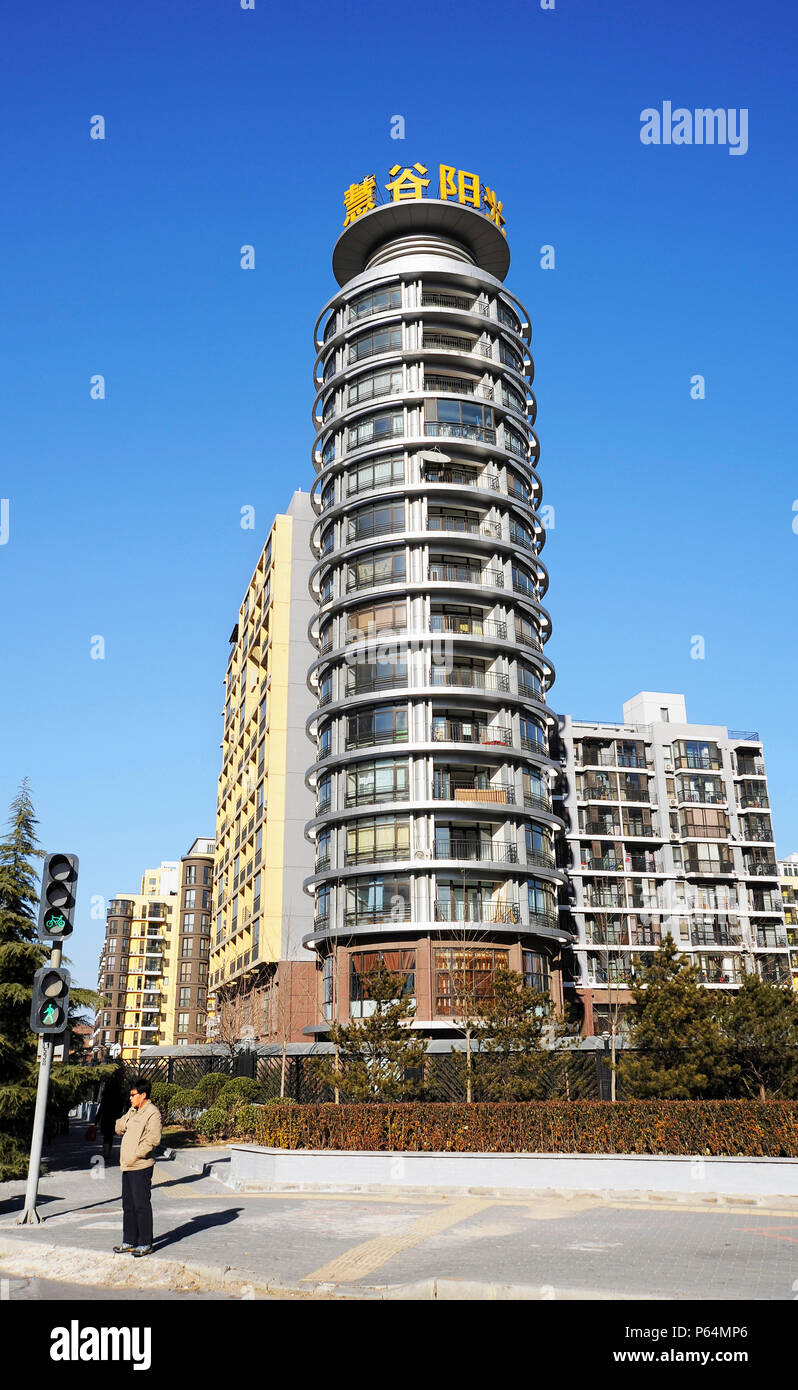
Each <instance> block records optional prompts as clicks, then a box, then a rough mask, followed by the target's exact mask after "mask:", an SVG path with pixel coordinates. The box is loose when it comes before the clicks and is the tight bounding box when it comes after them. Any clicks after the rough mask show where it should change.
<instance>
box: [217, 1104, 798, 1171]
mask: <svg viewBox="0 0 798 1390" xmlns="http://www.w3.org/2000/svg"><path fill="white" fill-rule="evenodd" d="M212 1113H213V1112H211V1111H208V1112H207V1114H206V1116H203V1120H206V1121H208V1122H209V1123H207V1124H206V1127H205V1131H204V1132H205V1133H206V1134H207V1135H208V1137H212V1138H217V1139H218V1138H227V1139H231V1138H233V1139H238V1140H241V1141H245V1142H248V1143H255V1144H262V1145H265V1146H267V1147H269V1148H282V1149H360V1150H363V1149H372V1150H385V1149H394V1150H396V1149H398V1150H414V1151H427V1152H430V1151H435V1152H447V1151H448V1152H458V1153H469V1152H472V1153H473V1152H478V1153H591V1154H604V1153H618V1154H688V1155H693V1154H699V1155H707V1156H730V1157H731V1156H743V1157H750V1158H798V1102H794V1101H778V1100H772V1101H744V1100H710V1101H700V1100H698V1101H696V1100H684V1101H681V1100H673V1101H660V1100H632V1101H620V1102H618V1103H617V1104H615V1105H608V1104H607V1103H606V1102H603V1101H579V1100H577V1101H560V1100H552V1101H525V1102H499V1103H494V1104H479V1103H477V1104H474V1105H457V1104H451V1103H446V1104H426V1103H419V1104H415V1103H412V1102H410V1103H403V1104H398V1105H379V1104H377V1105H374V1104H364V1105H292V1104H290V1103H288V1104H282V1105H280V1104H270V1105H264V1106H260V1105H253V1104H251V1103H243V1104H241V1105H239V1106H237V1107H236V1108H235V1109H233V1110H231V1111H228V1112H226V1113H225V1112H222V1111H220V1110H218V1109H217V1110H216V1111H215V1113H214V1114H213V1120H212V1122H211V1115H212Z"/></svg>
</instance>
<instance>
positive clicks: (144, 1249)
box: [133, 1245, 152, 1260]
mask: <svg viewBox="0 0 798 1390" xmlns="http://www.w3.org/2000/svg"><path fill="white" fill-rule="evenodd" d="M151 1254H152V1246H151V1245H137V1246H136V1248H135V1250H134V1251H133V1259H134V1260H140V1259H141V1257H142V1255H151Z"/></svg>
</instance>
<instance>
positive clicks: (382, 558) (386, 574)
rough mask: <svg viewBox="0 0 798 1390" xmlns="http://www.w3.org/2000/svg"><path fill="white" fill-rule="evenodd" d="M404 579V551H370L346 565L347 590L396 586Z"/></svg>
mask: <svg viewBox="0 0 798 1390" xmlns="http://www.w3.org/2000/svg"><path fill="white" fill-rule="evenodd" d="M404 577H405V552H404V550H379V551H370V552H369V553H368V554H366V555H359V556H358V558H357V560H355V561H353V562H352V563H351V564H350V565H347V588H348V589H371V588H375V587H376V586H377V585H379V584H396V583H399V582H400V581H401V580H402V579H404Z"/></svg>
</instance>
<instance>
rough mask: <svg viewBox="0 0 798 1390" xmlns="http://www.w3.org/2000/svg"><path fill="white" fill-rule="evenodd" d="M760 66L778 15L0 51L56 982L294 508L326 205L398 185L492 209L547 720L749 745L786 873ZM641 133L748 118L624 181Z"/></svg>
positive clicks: (12, 722) (162, 30) (788, 128)
mask: <svg viewBox="0 0 798 1390" xmlns="http://www.w3.org/2000/svg"><path fill="white" fill-rule="evenodd" d="M796 29H798V20H796V15H795V11H794V8H793V6H792V5H791V4H788V3H786V0H784V3H778V4H776V3H762V4H756V5H754V4H751V3H744V0H704V2H703V3H695V0H690V3H687V2H686V0H669V3H668V4H667V5H665V4H660V5H656V6H655V5H652V4H646V5H641V4H639V3H632V0H620V2H619V3H610V0H603V2H602V0H556V7H555V9H554V10H553V11H543V10H541V9H540V8H539V7H538V6H537V5H536V4H535V3H534V0H526V3H519V4H515V3H505V2H504V0H499V3H497V4H495V5H493V6H485V5H483V4H479V5H478V4H474V3H473V0H460V2H459V3H458V4H457V5H456V6H455V5H450V4H445V5H439V6H434V7H431V6H429V5H428V4H424V5H422V4H419V3H416V0H410V3H405V4H403V5H402V6H400V7H378V6H376V5H373V4H371V3H365V2H364V0H359V2H358V3H348V4H347V3H343V4H342V3H339V4H337V5H334V6H332V5H327V4H321V3H318V0H310V3H300V4H298V5H294V6H292V7H279V8H278V7H276V6H275V5H273V4H267V3H266V0H256V7H255V9H254V10H252V11H242V10H241V8H240V4H239V0H215V2H214V3H210V0H170V3H169V4H168V5H164V4H163V3H162V2H161V3H160V4H156V3H148V2H147V0H143V3H140V4H138V5H137V6H135V7H126V8H125V9H124V10H123V8H122V7H119V6H106V7H86V6H80V5H77V4H75V3H67V4H65V5H60V6H56V5H55V4H54V3H52V0H47V3H43V4H39V5H35V6H28V7H22V6H19V7H15V9H14V12H13V13H10V14H9V15H8V16H7V17H6V22H5V33H4V40H5V41H4V45H3V48H4V56H3V67H4V73H3V81H2V84H0V106H2V110H3V125H4V135H5V140H4V146H5V169H4V180H3V182H4V189H3V193H4V197H3V215H2V219H0V257H2V278H3V282H4V283H3V300H4V305H3V321H4V348H5V352H4V358H5V366H4V370H3V374H2V378H1V380H2V387H1V388H0V389H2V394H3V401H2V419H3V425H2V439H3V448H2V461H1V462H0V497H4V498H8V499H9V500H10V528H9V533H8V540H7V543H6V544H5V545H2V546H0V592H2V606H1V607H0V623H2V631H1V633H0V652H2V664H3V679H2V681H0V749H1V750H2V751H1V752H0V809H2V808H4V807H5V806H7V804H8V802H9V801H10V800H11V798H12V796H13V795H14V792H15V790H16V788H17V786H18V785H19V782H20V781H21V779H22V778H23V777H24V776H28V777H29V778H30V780H31V784H32V789H33V794H34V798H35V802H36V807H37V810H38V814H39V817H40V833H41V839H42V843H43V845H44V846H45V847H46V848H48V849H50V850H52V849H69V850H75V851H76V852H77V853H78V854H79V855H80V857H81V879H80V881H81V891H80V903H79V915H78V928H77V930H76V933H75V935H74V937H73V939H72V943H71V950H70V954H71V957H72V959H73V961H74V969H75V973H76V974H77V976H78V978H79V979H80V981H81V983H84V984H88V985H93V984H94V983H95V981H96V962H97V953H98V950H99V946H100V942H101V939H102V931H103V924H102V920H92V918H91V916H90V900H91V897H92V895H99V896H103V897H109V896H111V895H112V894H113V893H114V892H117V891H124V890H134V889H135V888H136V887H137V886H138V880H139V877H140V874H141V872H142V871H143V869H144V868H145V867H148V866H150V865H152V864H157V863H159V862H160V861H161V859H171V858H177V857H179V855H180V854H182V853H185V851H186V849H187V848H188V845H189V844H190V842H191V840H192V839H193V838H194V836H195V835H198V834H208V833H211V834H212V833H213V829H214V810H215V792H216V777H217V773H218V765H219V740H220V736H221V718H220V709H221V703H222V678H223V675H224V667H225V662H226V657H227V637H228V634H229V632H230V629H231V626H232V623H233V621H234V617H235V612H236V609H237V606H238V603H239V602H240V598H241V596H242V593H243V588H244V585H245V583H246V581H247V579H248V577H249V574H250V572H251V570H252V568H253V566H254V564H255V561H256V559H257V555H258V553H259V550H260V547H261V545H262V543H263V539H264V536H265V533H266V531H267V529H268V526H269V524H270V522H271V519H272V516H273V514H274V513H275V512H276V511H279V510H282V509H283V508H284V507H285V506H286V504H287V502H288V500H289V498H290V494H291V492H292V490H293V488H294V487H296V486H302V487H304V488H308V487H309V486H310V483H311V480H312V471H311V465H310V448H311V443H312V429H311V425H310V408H311V404H312V400H313V387H312V383H311V369H312V365H313V358H314V353H313V347H312V340H311V334H312V329H313V324H314V321H315V318H316V314H317V313H318V311H319V309H320V308H321V306H322V304H323V303H324V302H325V301H326V300H327V298H328V297H329V296H330V295H331V294H332V293H333V291H334V288H335V286H334V282H333V279H332V272H331V268H330V255H331V251H332V246H333V243H334V241H335V238H336V237H337V235H338V233H339V230H340V228H341V225H342V221H343V208H342V194H343V190H344V188H345V187H347V186H348V184H349V183H351V182H352V181H353V180H357V179H360V178H362V177H364V176H365V175H366V174H368V173H371V172H376V173H377V176H378V179H379V181H380V183H384V182H385V180H386V178H387V170H388V168H389V167H390V165H391V164H392V163H394V162H396V161H397V160H399V161H401V162H402V163H403V164H405V163H407V164H412V163H413V162H414V161H415V160H420V161H421V162H423V163H425V164H428V165H430V166H433V167H434V166H436V165H437V164H438V163H439V162H441V161H443V162H447V163H450V164H453V165H455V166H457V167H459V168H465V169H469V170H475V171H477V172H478V173H479V174H480V175H481V177H482V178H483V180H484V181H486V182H487V183H489V184H490V185H491V187H495V188H496V189H497V190H498V192H499V195H500V196H501V197H502V198H503V200H504V205H505V212H506V216H507V231H508V239H509V244H510V250H511V254H512V264H511V269H510V274H509V276H508V281H507V283H508V285H509V287H510V288H512V289H513V290H514V291H515V293H517V294H518V295H519V297H520V298H521V299H522V300H523V301H524V303H525V304H526V305H527V306H528V308H529V310H530V312H531V315H532V323H533V334H534V336H533V350H534V355H535V360H536V382H535V389H536V393H537V398H538V407H539V414H538V433H539V436H540V440H541V446H542V452H541V476H542V478H543V482H544V492H545V498H544V500H545V501H546V502H548V503H550V504H553V505H554V507H555V509H556V524H555V529H554V530H553V531H551V532H550V534H549V538H548V544H547V546H546V549H545V552H544V558H545V560H546V563H547V565H548V567H549V570H550V573H551V588H550V591H549V607H550V610H551V612H552V614H553V619H554V637H553V639H552V642H551V643H550V645H549V653H550V655H551V656H552V658H553V660H554V663H555V665H556V667H557V671H558V677H557V682H556V685H555V687H554V691H553V693H552V704H553V706H554V707H555V708H557V709H561V710H565V711H569V712H572V713H573V714H574V715H575V716H577V717H582V718H591V717H598V718H620V714H621V704H622V701H623V700H625V699H627V698H629V697H630V696H631V695H633V694H635V693H636V692H637V691H638V690H641V689H653V690H676V691H684V693H685V694H686V696H687V708H688V717H689V718H691V719H694V720H696V721H706V722H710V723H719V724H728V725H730V726H731V727H733V728H756V729H758V730H760V732H761V734H762V736H763V738H764V739H765V752H766V757H767V759H768V765H769V773H770V785H771V792H772V800H773V805H774V817H775V825H776V835H777V843H778V849H779V852H780V853H781V854H787V853H790V852H792V851H793V850H796V849H798V811H797V810H796V805H795V797H794V794H793V793H794V787H795V783H796V774H797V773H798V752H797V751H796V741H795V706H796V701H795V685H796V651H798V642H796V636H795V632H794V604H793V596H794V593H795V580H796V563H797V562H798V535H796V534H794V533H793V531H792V520H793V516H794V513H793V512H792V505H793V500H794V499H795V498H796V497H798V473H797V471H796V464H795V449H794V441H793V418H792V405H791V398H792V397H794V390H795V387H794V379H795V350H794V322H793V320H794V308H795V275H796V272H795V258H794V233H793V228H794V225H795V196H794V191H793V190H794V188H795V183H796V179H795V175H796V167H795V166H796V159H795V135H794V129H795V120H794V115H795V98H794V80H793V77H794V74H793V61H794V60H793V54H794V51H795V41H796ZM665 100H670V101H672V102H673V104H674V106H684V107H686V108H688V109H691V110H692V109H695V108H697V107H713V108H714V107H719V106H723V107H725V108H734V109H737V110H739V109H740V108H747V109H748V111H749V149H748V151H747V153H746V154H745V155H743V156H732V155H730V154H729V151H728V148H726V147H719V146H715V147H707V146H704V147H698V146H674V145H671V146H664V145H662V146H644V145H642V144H641V142H640V113H641V111H642V110H643V109H644V108H647V107H658V108H660V107H661V105H662V102H663V101H665ZM95 114H102V115H103V116H104V117H105V120H106V139H105V140H104V141H96V140H91V139H90V138H89V123H90V118H91V117H92V116H93V115H95ZM396 114H401V115H403V116H404V118H405V122H406V130H405V133H406V138H405V140H404V141H396V140H391V139H390V122H391V117H392V116H393V115H396ZM245 243H247V244H253V245H254V246H255V253H256V265H255V269H254V271H242V270H241V269H240V266H239V248H240V247H241V246H242V245H243V244H245ZM544 244H552V245H554V247H555V249H556V269H555V270H551V271H545V270H542V269H541V267H540V247H541V246H542V245H544ZM96 373H102V374H103V375H104V376H105V378H106V382H107V396H106V399H105V400H104V401H92V400H91V399H90V395H89V382H90V378H91V377H92V376H93V375H94V374H96ZM698 373H700V374H701V375H703V376H704V377H705V379H706V399H705V400H703V401H695V400H692V399H691V397H690V379H691V377H692V376H693V375H694V374H698ZM244 505H251V506H254V507H255V509H256V523H257V524H256V528H255V530H254V531H252V530H249V531H244V530H242V529H241V527H240V524H239V523H240V513H241V507H242V506H244ZM697 634H700V635H701V636H703V638H704V640H705V643H706V655H705V658H704V660H700V661H697V660H692V659H691V658H690V643H691V638H692V637H693V636H695V635H697ZM95 635H101V636H103V637H104V639H105V651H106V654H105V659H104V660H102V661H98V660H92V659H91V658H90V640H91V638H92V637H93V636H95Z"/></svg>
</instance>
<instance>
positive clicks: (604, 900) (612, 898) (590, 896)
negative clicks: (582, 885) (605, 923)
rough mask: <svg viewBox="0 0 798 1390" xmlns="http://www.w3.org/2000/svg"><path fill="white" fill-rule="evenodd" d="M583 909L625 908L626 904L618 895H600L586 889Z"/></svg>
mask: <svg viewBox="0 0 798 1390" xmlns="http://www.w3.org/2000/svg"><path fill="white" fill-rule="evenodd" d="M585 907H626V903H625V902H624V899H623V897H622V895H621V894H620V893H610V892H603V893H602V892H596V891H591V890H589V889H587V888H586V889H585Z"/></svg>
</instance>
